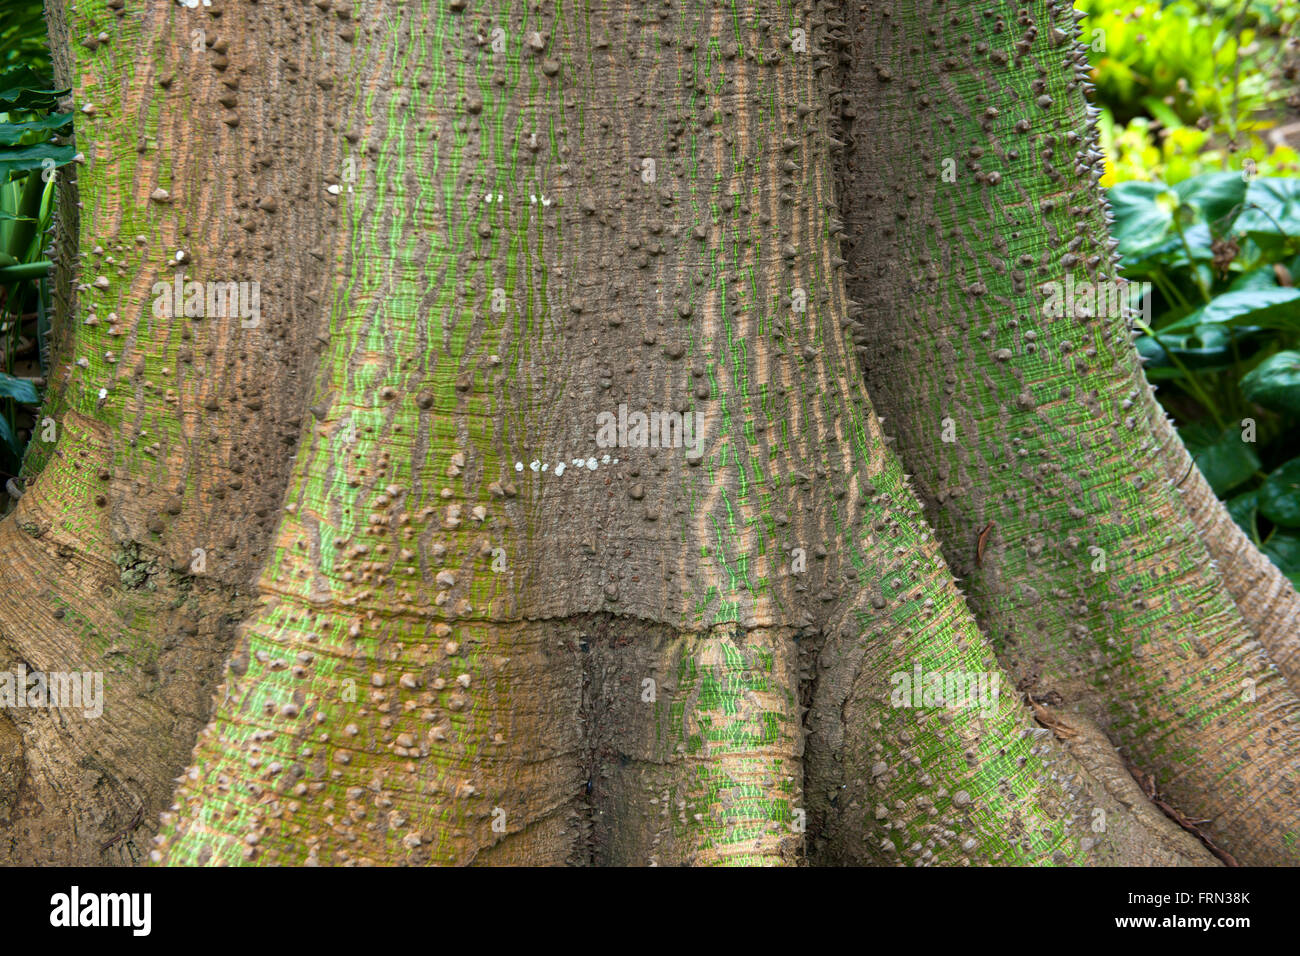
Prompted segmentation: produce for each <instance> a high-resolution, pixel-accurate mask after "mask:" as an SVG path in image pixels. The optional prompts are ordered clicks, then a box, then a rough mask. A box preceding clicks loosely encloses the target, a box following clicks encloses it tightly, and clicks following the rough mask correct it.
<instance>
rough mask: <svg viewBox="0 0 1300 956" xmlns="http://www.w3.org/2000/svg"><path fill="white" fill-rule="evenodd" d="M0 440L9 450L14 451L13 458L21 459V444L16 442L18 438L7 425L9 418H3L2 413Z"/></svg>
mask: <svg viewBox="0 0 1300 956" xmlns="http://www.w3.org/2000/svg"><path fill="white" fill-rule="evenodd" d="M0 441H3V442H4V443H5V444H6V445H7V446H9V450H10V451H11V452H13V453H14V458H15V459H17V460H18V461H22V457H23V449H22V446H21V445H19V444H18V438H17V437H16V436H15V435H14V430H13V428H11V427H10V425H9V419H7V418H5V417H4V415H0Z"/></svg>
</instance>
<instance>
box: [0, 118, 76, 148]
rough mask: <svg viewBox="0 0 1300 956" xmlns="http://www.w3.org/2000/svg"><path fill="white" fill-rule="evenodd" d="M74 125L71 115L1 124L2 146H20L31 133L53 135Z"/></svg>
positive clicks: (0, 136)
mask: <svg viewBox="0 0 1300 956" xmlns="http://www.w3.org/2000/svg"><path fill="white" fill-rule="evenodd" d="M71 125H72V114H71V113H52V114H50V115H49V116H46V117H43V118H41V119H36V120H29V121H28V122H25V123H0V146H18V145H21V144H23V143H24V142H25V140H24V139H23V137H24V136H27V135H28V134H31V133H53V132H56V131H57V130H61V129H63V128H64V127H67V126H71Z"/></svg>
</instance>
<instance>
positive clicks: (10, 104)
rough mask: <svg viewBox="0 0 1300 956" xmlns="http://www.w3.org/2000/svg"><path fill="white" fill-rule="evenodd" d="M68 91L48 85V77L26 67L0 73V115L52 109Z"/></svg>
mask: <svg viewBox="0 0 1300 956" xmlns="http://www.w3.org/2000/svg"><path fill="white" fill-rule="evenodd" d="M69 92H70V91H69V90H66V89H58V88H57V87H52V86H50V85H49V77H47V76H42V75H41V74H40V73H38V72H36V71H35V70H33V69H31V68H30V67H27V66H12V67H9V68H8V69H6V70H4V71H0V113H13V112H19V111H31V110H47V109H52V108H53V107H54V105H55V103H56V101H57V100H58V98H59V97H60V96H67V95H68V93H69Z"/></svg>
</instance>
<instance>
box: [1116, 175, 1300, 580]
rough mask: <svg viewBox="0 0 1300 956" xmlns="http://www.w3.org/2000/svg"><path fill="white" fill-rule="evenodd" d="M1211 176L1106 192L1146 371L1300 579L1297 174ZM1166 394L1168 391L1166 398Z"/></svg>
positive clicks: (1279, 558)
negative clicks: (1141, 298)
mask: <svg viewBox="0 0 1300 956" xmlns="http://www.w3.org/2000/svg"><path fill="white" fill-rule="evenodd" d="M1248 179H1249V177H1247V176H1243V175H1241V174H1238V173H1222V172H1220V173H1204V174H1201V175H1198V176H1195V177H1192V178H1190V179H1186V180H1183V181H1182V182H1179V183H1176V184H1174V185H1172V186H1170V185H1167V184H1165V183H1163V182H1142V181H1133V182H1125V183H1120V184H1119V185H1117V186H1115V187H1113V188H1112V189H1111V190H1110V200H1111V208H1112V210H1113V212H1114V214H1115V220H1116V221H1115V225H1114V229H1113V233H1114V236H1115V238H1116V239H1117V240H1118V241H1119V250H1120V255H1121V256H1122V259H1123V267H1124V270H1125V273H1126V275H1127V277H1128V278H1129V279H1131V280H1135V281H1141V282H1149V283H1150V284H1151V289H1150V297H1151V299H1150V303H1149V305H1150V308H1149V310H1144V314H1145V315H1146V316H1149V318H1139V319H1136V320H1135V322H1134V325H1135V328H1136V329H1137V331H1138V332H1139V333H1140V334H1139V336H1138V338H1137V341H1136V345H1137V348H1138V350H1139V352H1140V353H1141V355H1142V356H1143V359H1144V361H1145V362H1146V365H1147V375H1148V377H1149V378H1150V379H1151V380H1152V381H1155V382H1159V383H1162V384H1164V385H1166V386H1168V387H1167V388H1166V389H1164V390H1162V392H1161V400H1162V402H1163V403H1164V404H1165V406H1166V408H1167V409H1168V410H1169V411H1171V412H1172V413H1173V414H1174V416H1175V418H1176V419H1177V420H1178V421H1179V423H1180V426H1179V432H1180V434H1181V436H1182V438H1183V441H1184V443H1185V444H1186V445H1187V446H1188V449H1189V450H1190V451H1191V452H1192V456H1193V458H1194V459H1195V460H1196V463H1197V465H1198V467H1199V468H1200V470H1201V471H1202V472H1203V473H1204V475H1205V477H1206V480H1207V481H1208V482H1209V483H1210V486H1211V487H1212V488H1213V489H1214V491H1215V493H1216V494H1217V495H1219V496H1220V497H1221V498H1226V499H1227V505H1228V509H1229V511H1230V512H1231V513H1232V515H1233V518H1234V519H1235V520H1236V521H1237V523H1238V524H1239V525H1240V526H1241V527H1242V528H1243V529H1244V530H1245V531H1246V533H1247V534H1248V535H1250V536H1251V537H1252V538H1254V539H1255V541H1256V542H1257V543H1258V544H1259V545H1260V546H1261V547H1262V548H1263V549H1264V551H1265V552H1266V553H1267V554H1268V555H1269V556H1270V558H1271V559H1272V560H1273V561H1275V562H1276V563H1277V564H1278V566H1279V567H1281V568H1282V570H1283V571H1284V572H1285V573H1286V574H1287V575H1288V576H1289V577H1290V578H1291V579H1292V581H1295V582H1297V583H1300V288H1297V287H1296V284H1295V278H1294V277H1295V276H1297V275H1300V180H1298V179H1288V178H1271V177H1270V178H1258V179H1250V180H1249V181H1248ZM1170 389H1172V390H1173V391H1170Z"/></svg>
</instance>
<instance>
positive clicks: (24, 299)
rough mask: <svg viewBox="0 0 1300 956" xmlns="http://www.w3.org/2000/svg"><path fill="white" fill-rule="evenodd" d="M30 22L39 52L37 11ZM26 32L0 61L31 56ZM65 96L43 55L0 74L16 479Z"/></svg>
mask: <svg viewBox="0 0 1300 956" xmlns="http://www.w3.org/2000/svg"><path fill="white" fill-rule="evenodd" d="M29 6H30V5H29ZM29 12H30V11H29ZM35 23H36V25H37V26H39V28H40V29H39V33H35V36H36V37H37V38H38V39H40V40H41V41H42V47H41V48H42V49H43V41H44V22H43V20H41V19H40V16H39V5H37V6H36V20H35ZM26 27H27V29H26V31H25V32H24V31H22V30H16V29H15V28H6V30H5V31H4V32H3V34H0V61H2V60H4V59H7V58H15V57H16V58H21V56H22V55H23V54H24V53H25V52H31V51H32V50H33V49H34V48H33V44H32V42H31V41H32V36H33V30H34V28H32V26H31V24H30V23H28V24H27V25H26ZM47 53H48V51H47ZM67 93H68V91H67V90H63V89H57V88H56V87H55V86H54V83H53V79H52V77H51V76H50V75H49V73H48V56H47V57H46V58H45V59H44V60H42V59H41V58H40V57H39V56H32V57H31V61H30V62H25V63H24V62H20V63H16V64H11V65H8V66H6V67H4V68H3V69H0V348H3V357H4V365H3V369H2V370H0V460H3V463H4V465H3V470H4V471H5V472H6V474H7V475H8V476H9V477H10V478H12V477H13V476H14V475H15V474H16V473H17V470H18V465H19V462H21V460H22V454H23V446H24V443H25V436H24V434H23V430H22V429H21V428H20V412H21V410H22V409H23V407H24V406H25V407H26V409H27V410H28V411H29V412H31V411H34V410H35V406H37V404H38V403H39V401H40V394H39V392H38V390H37V385H38V383H39V382H40V381H41V379H40V377H39V376H34V375H27V376H22V375H19V374H16V372H17V371H18V369H17V366H18V365H20V364H22V365H25V366H27V367H29V368H30V367H32V366H34V365H35V366H36V369H37V370H40V371H43V366H41V365H40V364H39V363H41V362H42V361H43V356H42V354H41V351H42V349H43V347H44V345H45V335H46V334H47V332H48V319H47V316H48V314H49V307H50V302H49V287H48V281H47V278H46V277H47V275H48V273H49V269H50V263H49V261H48V260H47V259H46V258H45V255H44V252H43V248H44V245H45V242H46V235H47V233H48V231H49V227H50V223H51V218H52V215H53V201H54V190H55V186H56V180H57V175H56V172H55V171H56V170H57V169H58V168H59V167H60V166H63V165H65V164H66V163H69V162H71V161H72V159H73V155H74V150H73V147H72V146H71V145H70V143H69V142H68V140H70V137H71V132H72V114H71V113H60V112H56V109H57V103H58V100H59V98H60V97H62V96H65V95H66V94H67Z"/></svg>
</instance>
